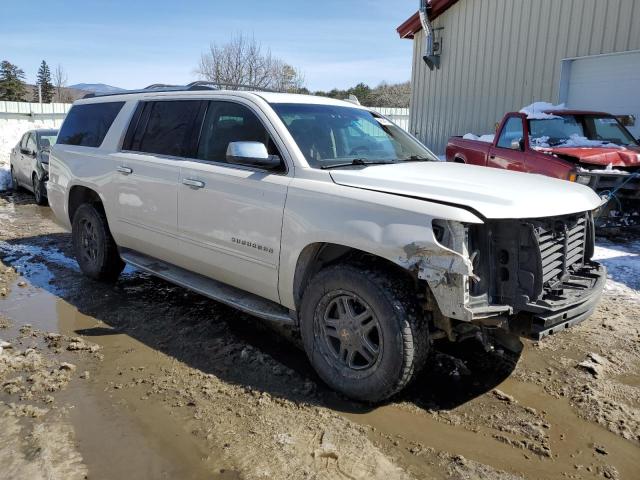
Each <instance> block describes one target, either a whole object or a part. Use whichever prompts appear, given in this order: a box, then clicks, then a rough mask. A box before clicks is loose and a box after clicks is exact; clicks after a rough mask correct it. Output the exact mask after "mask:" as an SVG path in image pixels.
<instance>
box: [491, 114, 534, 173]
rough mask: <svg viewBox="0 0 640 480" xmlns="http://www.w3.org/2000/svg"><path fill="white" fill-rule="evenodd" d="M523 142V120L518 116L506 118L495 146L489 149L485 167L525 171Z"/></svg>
mask: <svg viewBox="0 0 640 480" xmlns="http://www.w3.org/2000/svg"><path fill="white" fill-rule="evenodd" d="M525 140H526V139H525V131H524V122H523V118H522V117H521V116H519V115H513V116H509V117H507V118H506V119H505V121H504V123H503V125H502V129H501V130H500V134H499V137H498V139H497V141H496V144H495V146H492V147H491V148H490V149H489V158H488V160H487V166H489V167H495V168H503V169H506V170H515V171H520V172H524V171H526V170H527V168H526V161H525V157H526V155H525V145H526V143H525Z"/></svg>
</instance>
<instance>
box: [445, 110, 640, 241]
mask: <svg viewBox="0 0 640 480" xmlns="http://www.w3.org/2000/svg"><path fill="white" fill-rule="evenodd" d="M446 159H447V161H449V162H460V163H469V164H473V165H482V166H487V167H494V168H505V169H508V170H517V171H522V172H529V173H539V174H542V175H547V176H550V177H556V178H560V179H563V180H568V181H571V182H578V183H581V184H583V185H588V186H590V187H591V188H593V189H594V190H595V191H596V192H597V193H598V194H600V195H601V196H602V197H603V198H605V199H607V200H608V202H607V203H606V204H605V205H604V206H603V207H602V208H601V209H600V212H599V213H598V219H597V224H598V226H599V227H601V228H602V227H621V226H638V225H640V143H638V140H636V139H635V138H633V135H631V133H630V132H629V131H628V130H627V129H626V128H625V127H624V126H623V125H622V124H621V123H620V122H619V121H618V119H617V118H616V117H614V116H613V115H610V114H608V113H601V112H587V111H577V110H565V109H558V110H545V111H533V112H532V111H527V110H521V111H520V112H511V113H507V114H506V115H505V117H504V119H503V120H502V122H501V124H500V127H499V128H498V131H497V133H496V135H495V136H491V135H483V136H482V137H475V135H471V134H468V135H465V136H464V137H451V138H450V139H449V142H448V144H447V149H446Z"/></svg>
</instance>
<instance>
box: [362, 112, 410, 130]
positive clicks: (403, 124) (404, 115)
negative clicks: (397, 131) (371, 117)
mask: <svg viewBox="0 0 640 480" xmlns="http://www.w3.org/2000/svg"><path fill="white" fill-rule="evenodd" d="M371 108H373V109H374V110H375V111H376V112H378V113H381V114H382V115H384V116H385V117H388V118H389V119H390V120H392V121H393V122H394V123H395V124H397V125H398V126H399V127H400V128H402V129H403V130H405V131H407V132H408V131H409V109H408V108H389V107H371Z"/></svg>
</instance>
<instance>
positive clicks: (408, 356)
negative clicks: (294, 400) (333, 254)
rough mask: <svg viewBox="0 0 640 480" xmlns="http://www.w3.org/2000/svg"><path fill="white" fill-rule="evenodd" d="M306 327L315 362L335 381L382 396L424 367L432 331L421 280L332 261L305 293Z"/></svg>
mask: <svg viewBox="0 0 640 480" xmlns="http://www.w3.org/2000/svg"><path fill="white" fill-rule="evenodd" d="M300 313H301V316H300V318H301V334H302V340H303V343H304V348H305V351H306V352H307V356H308V357H309V360H310V362H311V364H312V365H313V367H314V369H315V370H316V371H317V372H318V375H319V376H320V377H321V378H322V380H323V381H324V382H325V383H327V385H329V386H330V387H331V388H333V389H334V390H337V391H339V392H341V393H343V394H344V395H346V396H348V397H350V398H352V399H355V400H360V401H365V402H380V401H382V400H385V399H387V398H389V397H391V396H392V395H394V394H395V393H397V392H399V391H400V390H402V389H403V388H404V387H406V386H407V385H408V384H409V383H410V382H411V380H413V378H414V377H415V376H416V375H417V373H418V372H419V371H420V370H421V368H422V366H423V365H424V362H425V360H426V358H427V354H428V350H429V337H428V335H429V333H428V328H427V322H426V321H425V319H424V317H423V314H422V311H421V309H420V308H419V307H418V304H417V302H416V300H415V293H414V288H413V285H412V283H411V282H410V281H408V279H406V278H404V277H403V276H402V275H396V274H395V273H387V272H384V271H383V270H382V269H373V268H370V267H366V266H364V265H335V266H330V267H328V268H326V269H324V270H322V271H320V272H319V273H318V274H316V275H315V276H314V277H313V278H312V279H311V281H310V283H309V285H308V287H307V288H306V290H305V293H304V296H303V298H302V305H301V309H300Z"/></svg>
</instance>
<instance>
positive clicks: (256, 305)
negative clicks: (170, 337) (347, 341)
mask: <svg viewBox="0 0 640 480" xmlns="http://www.w3.org/2000/svg"><path fill="white" fill-rule="evenodd" d="M120 256H121V257H122V259H123V260H124V261H125V262H127V263H128V264H130V265H133V266H134V267H137V268H139V269H140V270H144V271H145V272H148V273H150V274H152V275H155V276H156V277H160V278H162V279H163V280H166V281H168V282H171V283H175V284H176V285H180V286H181V287H184V288H188V289H189V290H193V291H194V292H196V293H199V294H201V295H204V296H205V297H208V298H210V299H212V300H215V301H216V302H220V303H224V304H225V305H229V306H230V307H234V308H237V309H238V310H242V311H243V312H246V313H248V314H250V315H253V316H255V317H259V318H262V319H264V320H269V321H271V322H278V323H282V324H288V325H294V324H295V320H294V319H293V318H292V317H291V315H290V312H289V309H287V308H285V307H283V306H282V305H278V304H277V303H275V302H272V301H270V300H267V299H265V298H262V297H259V296H258V295H254V294H252V293H248V292H245V291H243V290H240V289H239V288H235V287H232V286H230V285H227V284H224V283H222V282H218V281H217V280H213V279H211V278H209V277H205V276H204V275H200V274H198V273H194V272H190V271H189V270H185V269H184V268H180V267H176V266H175V265H171V264H170V263H166V262H163V261H162V260H157V259H155V258H152V257H149V256H147V255H144V254H141V253H138V252H134V251H133V250H128V249H121V251H120Z"/></svg>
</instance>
